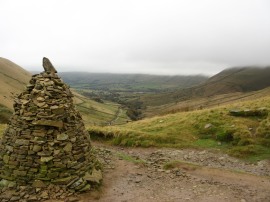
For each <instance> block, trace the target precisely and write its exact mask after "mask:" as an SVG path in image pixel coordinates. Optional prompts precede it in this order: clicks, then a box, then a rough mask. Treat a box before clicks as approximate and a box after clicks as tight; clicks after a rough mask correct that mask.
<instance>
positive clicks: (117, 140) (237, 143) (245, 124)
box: [89, 95, 270, 160]
mask: <svg viewBox="0 0 270 202" xmlns="http://www.w3.org/2000/svg"><path fill="white" fill-rule="evenodd" d="M269 111H270V96H269V95H268V96H266V97H263V98H258V99H254V100H252V101H238V102H234V103H233V104H228V105H224V106H222V107H215V108H211V109H202V110H196V111H191V112H180V113H175V114H168V115H165V116H156V117H153V118H147V119H144V120H141V121H136V122H132V123H128V124H125V125H122V126H117V127H89V133H90V134H91V135H92V138H104V139H107V140H109V141H110V142H111V143H113V144H116V145H124V146H142V147H150V146H155V147H176V148H212V149H217V150H221V151H223V152H226V153H228V154H230V155H232V156H236V157H241V158H248V159H249V160H257V159H265V158H269V157H270V149H269V148H270V147H269V146H270V139H269V123H270V113H269Z"/></svg>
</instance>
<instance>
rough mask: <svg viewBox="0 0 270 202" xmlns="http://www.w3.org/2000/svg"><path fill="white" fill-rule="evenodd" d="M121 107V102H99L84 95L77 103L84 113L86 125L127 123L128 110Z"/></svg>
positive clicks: (77, 106)
mask: <svg viewBox="0 0 270 202" xmlns="http://www.w3.org/2000/svg"><path fill="white" fill-rule="evenodd" d="M119 107H120V105H119V104H116V103H113V102H108V101H106V102H104V103H99V102H95V101H93V100H91V99H88V98H86V97H83V96H80V97H78V100H77V103H76V108H77V109H78V110H79V111H80V113H81V114H82V117H83V120H84V123H85V124H86V125H109V124H111V125H118V124H124V123H126V122H127V121H128V120H129V118H128V116H127V115H126V110H125V109H122V108H121V109H120V108H119ZM119 110H120V112H119ZM118 112H119V113H118Z"/></svg>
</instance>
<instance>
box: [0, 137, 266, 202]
mask: <svg viewBox="0 0 270 202" xmlns="http://www.w3.org/2000/svg"><path fill="white" fill-rule="evenodd" d="M93 145H94V147H95V151H96V155H97V156H98V158H99V160H100V161H101V162H102V164H103V167H104V172H103V175H104V176H103V186H102V187H101V188H100V189H99V190H97V191H92V192H88V193H83V194H75V195H74V194H72V193H69V192H67V191H66V190H63V189H61V188H57V187H51V189H49V190H48V189H47V190H46V191H44V190H42V189H33V188H32V190H30V191H32V194H29V193H31V192H29V190H28V191H24V192H16V193H21V195H22V193H27V194H26V196H25V195H24V196H20V195H17V196H16V195H14V197H13V200H11V201H41V200H46V198H47V199H48V198H58V199H57V200H56V199H51V200H47V202H53V201H59V202H72V201H73V202H75V201H80V202H87V201H100V202H114V201H115V202H125V201H126V202H130V201H132V202H136V201H140V202H143V201H147V202H148V201H150V202H151V201H153V202H154V201H155V202H156V201H160V202H166V201H167V202H176V201H207V202H208V201H210V202H211V201H212V202H214V201H215V202H216V201H220V202H222V201H230V202H233V201H238V202H249V201H258V202H261V201H262V202H269V201H270V161H269V160H265V161H260V162H258V163H256V164H251V163H247V162H244V161H241V160H238V159H235V158H232V157H229V156H227V155H225V154H222V153H218V152H211V151H207V150H203V151H202V150H200V151H199V150H190V149H184V150H180V149H167V148H162V149H157V148H146V149H144V148H121V147H115V146H109V145H105V144H102V143H97V142H94V143H93ZM22 188H24V189H26V188H25V187H22ZM3 193H4V194H14V192H13V193H10V192H7V191H5V192H3ZM3 193H2V194H3ZM7 197H8V196H7ZM0 201H1V200H0Z"/></svg>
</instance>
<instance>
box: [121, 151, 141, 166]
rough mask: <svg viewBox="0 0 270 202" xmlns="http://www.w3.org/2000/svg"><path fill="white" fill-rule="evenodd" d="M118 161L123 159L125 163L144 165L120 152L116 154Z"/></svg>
mask: <svg viewBox="0 0 270 202" xmlns="http://www.w3.org/2000/svg"><path fill="white" fill-rule="evenodd" d="M116 155H117V156H118V157H119V158H120V159H123V160H125V161H128V162H131V163H134V164H145V161H144V160H142V159H139V158H134V157H132V156H129V155H127V154H125V153H122V152H118V153H117V154H116Z"/></svg>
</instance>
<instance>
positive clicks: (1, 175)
mask: <svg viewBox="0 0 270 202" xmlns="http://www.w3.org/2000/svg"><path fill="white" fill-rule="evenodd" d="M43 67H44V69H45V71H44V72H42V73H40V74H36V75H33V76H32V78H31V80H30V82H29V84H28V85H27V87H26V90H25V91H24V92H22V93H21V94H20V95H19V96H18V97H17V98H15V101H14V114H13V116H12V117H11V119H10V122H9V124H8V127H7V129H6V131H5V132H4V135H3V138H2V141H1V142H0V186H1V185H2V186H3V184H4V185H6V186H8V187H14V186H15V187H18V186H30V187H34V188H42V187H48V186H51V185H59V186H62V187H63V186H64V187H66V188H67V189H68V190H72V192H82V191H86V190H89V189H90V187H91V185H93V184H92V183H95V182H100V180H101V177H98V178H99V179H98V180H97V179H93V175H95V176H97V175H98V176H101V172H100V167H99V164H98V162H97V161H96V159H95V157H94V155H93V152H92V148H91V143H90V137H89V134H88V132H87V131H86V130H85V127H84V124H83V121H82V117H81V115H80V113H79V112H78V111H77V110H76V109H75V107H74V104H73V100H72V97H73V95H72V93H71V91H70V89H69V87H68V86H67V85H66V84H65V83H64V82H63V81H62V80H61V79H60V78H59V77H58V75H57V74H56V73H57V71H56V70H55V68H54V67H53V65H52V64H51V62H50V61H49V60H48V59H47V58H43ZM0 195H1V192H0ZM0 201H1V200H0Z"/></svg>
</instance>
